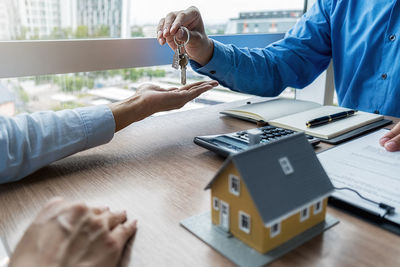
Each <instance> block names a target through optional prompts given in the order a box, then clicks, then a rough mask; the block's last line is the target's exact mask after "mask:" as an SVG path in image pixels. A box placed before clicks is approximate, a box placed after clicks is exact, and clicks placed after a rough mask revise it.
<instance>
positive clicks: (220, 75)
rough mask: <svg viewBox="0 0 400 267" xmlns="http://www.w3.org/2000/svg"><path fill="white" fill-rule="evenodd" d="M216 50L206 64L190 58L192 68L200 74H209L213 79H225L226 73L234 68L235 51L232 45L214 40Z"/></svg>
mask: <svg viewBox="0 0 400 267" xmlns="http://www.w3.org/2000/svg"><path fill="white" fill-rule="evenodd" d="M213 43H214V52H213V56H212V58H211V60H210V61H209V62H208V63H207V64H206V65H204V66H201V65H200V64H199V63H197V62H196V61H194V60H190V65H191V67H192V69H193V70H194V71H196V72H198V73H200V74H204V75H207V76H209V77H210V78H212V79H216V80H220V81H221V80H222V81H223V80H224V77H225V74H226V73H228V72H229V71H230V70H231V69H232V68H233V64H232V58H233V51H232V49H231V47H230V46H227V45H224V44H222V43H220V42H218V41H216V40H213Z"/></svg>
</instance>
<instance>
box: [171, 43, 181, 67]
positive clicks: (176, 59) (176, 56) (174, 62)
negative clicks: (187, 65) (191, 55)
mask: <svg viewBox="0 0 400 267" xmlns="http://www.w3.org/2000/svg"><path fill="white" fill-rule="evenodd" d="M179 51H180V48H179V47H178V48H177V49H176V50H175V54H174V57H173V59H172V67H173V68H174V69H179V60H180V52H179Z"/></svg>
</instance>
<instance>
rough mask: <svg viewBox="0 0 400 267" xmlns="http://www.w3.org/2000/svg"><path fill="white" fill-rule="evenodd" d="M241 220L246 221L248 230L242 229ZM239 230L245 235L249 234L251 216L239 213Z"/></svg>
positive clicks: (242, 212)
mask: <svg viewBox="0 0 400 267" xmlns="http://www.w3.org/2000/svg"><path fill="white" fill-rule="evenodd" d="M242 218H247V219H248V228H245V227H243V224H242ZM239 229H240V230H242V231H243V232H245V233H246V234H250V232H251V216H250V215H249V214H247V213H246V212H244V211H241V210H240V211H239Z"/></svg>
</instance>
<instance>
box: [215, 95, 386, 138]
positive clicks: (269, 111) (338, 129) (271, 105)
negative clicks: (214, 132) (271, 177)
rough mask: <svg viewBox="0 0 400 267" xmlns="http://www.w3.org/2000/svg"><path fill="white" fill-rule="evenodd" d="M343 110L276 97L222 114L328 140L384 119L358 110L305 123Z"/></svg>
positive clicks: (344, 109)
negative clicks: (343, 116)
mask: <svg viewBox="0 0 400 267" xmlns="http://www.w3.org/2000/svg"><path fill="white" fill-rule="evenodd" d="M346 110H349V109H348V108H342V107H337V106H322V105H320V104H317V103H314V102H310V101H303V100H294V99H287V98H278V99H272V100H268V101H264V102H259V103H255V104H249V105H244V106H240V107H237V108H234V109H229V110H224V111H222V112H221V113H222V114H225V115H229V116H233V117H237V118H241V119H245V120H250V121H254V122H256V121H264V122H268V123H269V124H270V125H273V126H277V127H282V128H285V129H291V130H295V131H303V132H305V133H306V134H309V135H312V136H315V137H319V138H323V139H331V138H334V137H336V136H339V135H341V134H344V133H346V132H349V131H351V130H354V129H357V128H359V127H362V126H364V125H367V124H370V123H373V122H376V121H379V120H382V119H383V116H382V115H379V114H373V113H367V112H362V111H358V112H357V113H356V114H355V115H353V116H351V117H348V118H346V119H342V120H338V121H335V122H332V123H328V124H325V125H322V126H318V127H313V128H308V127H307V126H306V122H307V121H310V120H312V119H315V118H318V117H322V116H326V115H330V114H334V113H338V112H341V111H346Z"/></svg>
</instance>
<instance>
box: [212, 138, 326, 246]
mask: <svg viewBox="0 0 400 267" xmlns="http://www.w3.org/2000/svg"><path fill="white" fill-rule="evenodd" d="M206 189H211V202H212V207H211V209H212V212H211V217H212V223H213V224H214V225H217V226H218V227H219V228H220V229H221V230H222V231H226V232H230V233H231V234H232V235H233V236H235V237H236V238H238V239H240V240H241V241H243V242H244V243H246V244H247V245H249V246H251V247H252V248H254V249H256V250H257V251H259V252H260V253H266V252H268V251H270V250H271V249H274V248H276V247H278V246H279V245H281V244H283V243H284V242H286V241H288V240H290V239H291V238H293V237H295V236H296V235H298V234H300V233H302V232H304V231H305V230H307V229H309V228H310V227H312V226H315V225H316V224H318V223H321V222H323V221H324V219H325V213H326V205H327V197H328V195H329V194H330V193H331V192H332V191H333V185H332V183H331V182H330V180H329V178H328V176H327V174H326V173H325V171H324V169H323V167H322V166H321V164H320V162H319V160H318V158H317V156H316V155H315V152H314V151H313V149H312V147H311V146H310V144H309V143H308V142H307V140H306V137H305V136H304V134H296V135H293V136H290V137H288V138H284V139H281V140H279V141H276V142H274V143H271V144H268V145H262V146H256V147H254V148H253V149H250V150H248V151H245V152H242V153H239V154H234V155H232V156H230V157H229V158H228V159H227V160H226V161H225V163H224V164H223V166H222V167H221V169H220V170H219V171H218V173H217V174H216V175H215V177H214V178H213V179H212V180H211V182H210V183H209V184H208V185H207V187H206Z"/></svg>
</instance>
